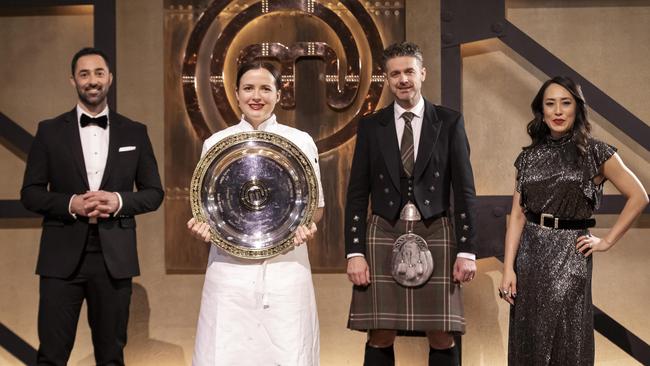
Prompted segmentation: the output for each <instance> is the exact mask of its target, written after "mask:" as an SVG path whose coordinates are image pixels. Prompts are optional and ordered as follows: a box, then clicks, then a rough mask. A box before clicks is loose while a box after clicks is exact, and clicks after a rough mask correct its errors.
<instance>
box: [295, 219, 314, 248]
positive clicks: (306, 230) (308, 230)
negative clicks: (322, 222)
mask: <svg viewBox="0 0 650 366" xmlns="http://www.w3.org/2000/svg"><path fill="white" fill-rule="evenodd" d="M316 231H318V228H317V227H316V224H314V223H313V222H312V223H311V225H309V227H307V225H303V226H298V228H297V229H296V231H295V235H294V237H293V244H294V245H295V246H299V245H301V244H304V243H306V242H307V240H310V239H312V238H313V237H314V234H316Z"/></svg>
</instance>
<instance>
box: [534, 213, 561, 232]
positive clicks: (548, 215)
mask: <svg viewBox="0 0 650 366" xmlns="http://www.w3.org/2000/svg"><path fill="white" fill-rule="evenodd" d="M547 217H548V218H549V219H553V229H557V227H558V224H559V221H560V220H559V219H558V218H557V217H554V216H553V215H551V214H547V213H543V214H541V215H540V217H539V225H540V226H545V225H544V219H545V218H547Z"/></svg>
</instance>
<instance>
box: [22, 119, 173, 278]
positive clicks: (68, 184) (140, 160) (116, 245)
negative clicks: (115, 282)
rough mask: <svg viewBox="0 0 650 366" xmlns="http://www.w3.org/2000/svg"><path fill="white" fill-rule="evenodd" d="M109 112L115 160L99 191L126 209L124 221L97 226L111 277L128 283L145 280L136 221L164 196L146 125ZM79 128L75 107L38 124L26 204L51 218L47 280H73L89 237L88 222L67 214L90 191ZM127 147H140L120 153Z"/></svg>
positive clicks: (44, 253) (41, 260) (43, 254)
mask: <svg viewBox="0 0 650 366" xmlns="http://www.w3.org/2000/svg"><path fill="white" fill-rule="evenodd" d="M109 113H110V114H109V123H110V127H109V128H110V130H109V148H108V157H107V161H106V168H105V170H104V176H103V178H102V182H101V185H100V190H105V191H109V192H118V193H119V194H120V195H121V196H122V209H121V210H120V211H119V212H118V215H117V216H114V217H110V218H106V219H99V220H98V228H99V236H100V241H101V245H102V252H103V255H104V260H105V262H106V267H107V268H108V271H109V272H110V274H111V275H112V276H113V277H114V278H129V277H133V276H137V275H139V274H140V269H139V266H138V255H137V249H136V233H135V218H134V215H137V214H141V213H144V212H149V211H153V210H156V209H157V208H158V206H160V203H161V202H162V199H163V190H162V186H161V183H160V176H159V174H158V166H157V164H156V158H155V156H154V153H153V149H152V147H151V142H150V141H149V136H148V135H147V129H146V126H145V125H143V124H141V123H138V122H134V121H131V120H130V119H128V118H126V117H124V116H122V115H119V114H117V113H115V112H112V111H110V112H109ZM77 124H78V122H77V112H76V109H73V110H72V111H70V112H68V113H65V114H62V115H60V116H58V117H56V118H54V119H51V120H46V121H43V122H41V123H39V125H38V131H37V132H36V137H35V138H34V141H33V143H32V146H31V149H30V152H29V156H28V158H27V167H26V170H25V177H24V181H23V187H22V190H21V201H22V203H23V205H24V206H25V207H26V208H27V209H29V210H31V211H34V212H37V213H39V214H41V215H43V216H44V218H43V233H42V235H41V244H40V251H39V255H38V263H37V265H36V273H37V274H39V275H42V276H48V277H57V278H67V277H69V276H70V275H71V274H72V273H73V272H74V270H75V269H76V267H77V264H78V263H79V260H80V258H81V254H82V252H83V250H84V245H85V242H86V237H87V234H88V220H87V219H86V218H84V217H79V218H78V219H75V218H74V217H73V216H72V215H70V213H69V211H68V205H69V203H70V198H71V197H72V195H73V194H83V193H85V192H86V191H88V190H89V186H88V176H87V173H86V167H85V164H84V157H83V151H82V148H81V138H80V136H79V128H78V125H77ZM126 146H135V149H131V150H130V151H119V150H120V147H126ZM123 150H128V149H123ZM134 185H135V187H136V188H137V191H135V192H134V189H133V188H134Z"/></svg>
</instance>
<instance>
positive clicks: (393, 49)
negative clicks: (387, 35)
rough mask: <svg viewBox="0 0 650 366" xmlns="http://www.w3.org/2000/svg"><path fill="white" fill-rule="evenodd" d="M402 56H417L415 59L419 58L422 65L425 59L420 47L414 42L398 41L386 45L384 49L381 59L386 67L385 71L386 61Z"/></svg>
mask: <svg viewBox="0 0 650 366" xmlns="http://www.w3.org/2000/svg"><path fill="white" fill-rule="evenodd" d="M401 56H409V57H415V59H416V60H418V63H419V65H420V67H422V63H423V61H424V59H423V57H422V50H420V47H419V46H418V45H416V44H415V43H412V42H397V43H393V44H391V45H390V46H388V47H386V49H385V50H384V54H383V57H382V60H381V65H382V67H383V68H384V71H385V70H386V62H388V60H390V59H391V58H395V57H401Z"/></svg>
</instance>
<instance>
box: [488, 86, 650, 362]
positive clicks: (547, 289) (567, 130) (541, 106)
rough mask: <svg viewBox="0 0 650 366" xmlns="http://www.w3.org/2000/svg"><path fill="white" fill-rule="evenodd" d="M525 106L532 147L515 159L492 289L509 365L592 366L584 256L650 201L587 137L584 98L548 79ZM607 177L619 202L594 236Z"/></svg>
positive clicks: (606, 149) (588, 261)
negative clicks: (503, 310) (503, 316)
mask: <svg viewBox="0 0 650 366" xmlns="http://www.w3.org/2000/svg"><path fill="white" fill-rule="evenodd" d="M531 108H532V110H533V114H534V115H535V118H534V119H533V120H532V121H531V122H530V123H529V124H528V134H529V135H530V137H531V139H532V143H531V144H530V146H527V147H525V148H524V149H523V151H522V152H521V153H520V154H519V156H518V157H517V159H516V161H515V167H516V168H517V181H516V190H515V193H514V196H513V203H512V212H511V216H510V222H509V226H508V231H507V233H506V244H505V258H504V270H503V279H502V283H501V287H500V289H499V293H500V294H501V295H502V297H503V298H504V299H505V300H506V301H507V302H509V303H510V304H511V305H512V306H511V308H510V332H509V342H508V364H509V365H525V366H536V365H562V366H569V365H593V363H594V329H593V312H592V302H591V270H592V257H591V254H592V253H594V252H604V251H607V250H609V248H611V247H612V246H613V245H614V244H615V243H616V242H617V241H618V240H619V239H620V238H621V237H622V236H623V234H624V233H625V232H626V231H627V229H628V228H629V227H630V225H631V224H632V223H633V221H634V220H635V219H636V218H637V217H638V216H639V215H640V213H641V212H642V211H643V209H644V208H645V206H646V205H647V203H648V196H647V194H646V192H645V190H644V188H643V186H642V185H641V183H640V182H639V180H638V179H637V178H636V176H635V175H634V174H633V173H632V172H631V171H630V170H628V168H627V167H626V166H625V164H623V161H622V160H621V158H620V157H619V156H618V154H617V153H616V148H614V147H613V146H610V145H608V144H606V143H604V142H602V141H598V140H596V139H594V138H593V137H591V135H590V130H591V126H590V124H589V121H588V120H587V111H586V106H585V101H584V97H583V96H582V92H581V90H580V87H579V86H578V85H577V84H575V83H574V82H573V81H572V80H571V79H569V78H566V77H555V78H553V79H551V80H548V81H546V82H545V83H544V84H543V85H542V87H541V89H540V90H539V92H538V93H537V95H536V96H535V99H534V100H533V102H532V104H531ZM606 180H610V181H611V182H612V183H613V184H614V186H615V187H616V188H617V189H618V190H619V191H620V192H621V193H622V194H623V195H624V196H625V197H626V198H627V203H626V204H625V207H624V208H623V211H622V212H621V214H620V215H619V217H618V219H617V220H616V223H615V224H614V226H612V228H611V230H610V231H609V232H608V233H607V234H606V235H605V236H604V237H602V238H598V237H595V236H593V235H591V234H590V232H589V228H590V227H593V226H594V225H595V220H594V219H593V218H591V216H592V214H593V211H594V209H596V208H597V207H598V204H599V200H600V198H601V196H602V191H603V184H604V183H605V181H606Z"/></svg>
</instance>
